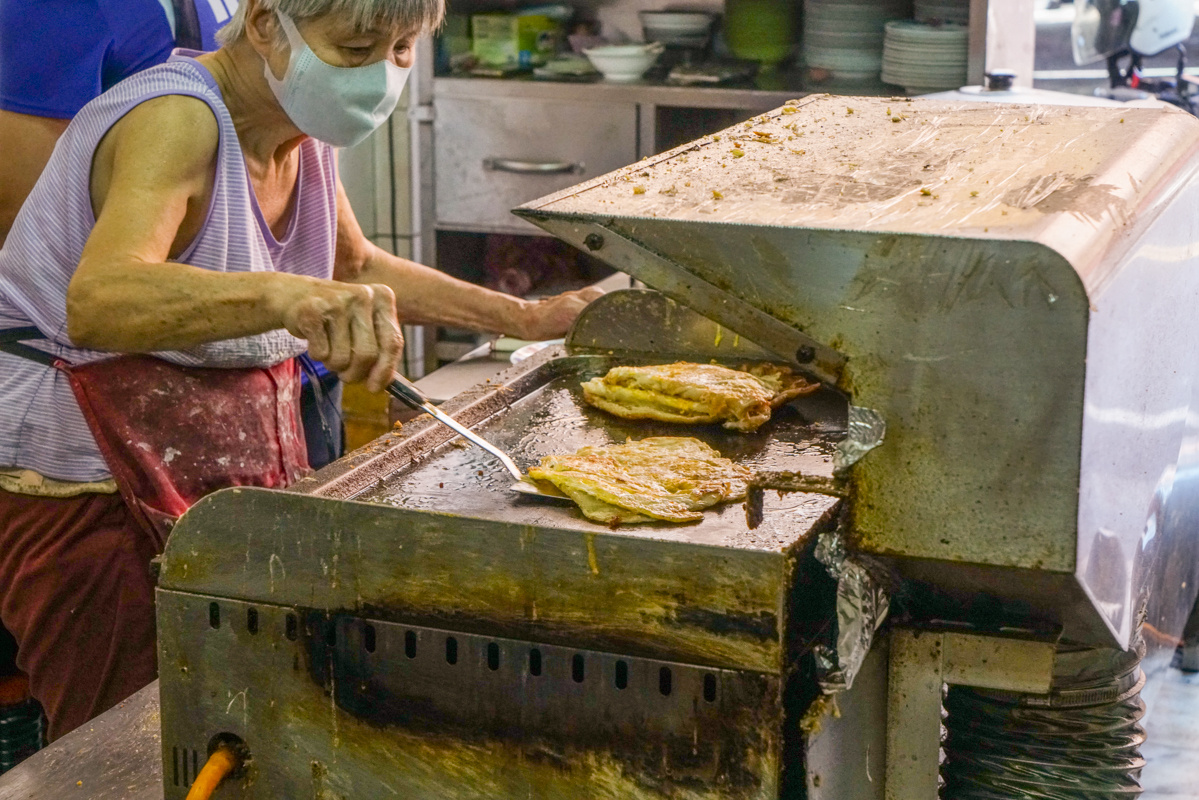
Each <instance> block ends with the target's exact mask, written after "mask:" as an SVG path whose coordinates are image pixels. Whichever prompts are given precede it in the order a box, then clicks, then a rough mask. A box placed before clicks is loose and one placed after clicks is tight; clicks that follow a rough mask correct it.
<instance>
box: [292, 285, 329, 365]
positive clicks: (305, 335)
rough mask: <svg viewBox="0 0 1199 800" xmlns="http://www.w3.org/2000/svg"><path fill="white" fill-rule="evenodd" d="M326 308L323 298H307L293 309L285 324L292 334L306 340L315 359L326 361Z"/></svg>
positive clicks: (327, 338) (327, 356) (327, 351)
mask: <svg viewBox="0 0 1199 800" xmlns="http://www.w3.org/2000/svg"><path fill="white" fill-rule="evenodd" d="M327 310H328V304H327V303H325V302H324V300H323V298H320V297H311V298H307V299H306V300H305V301H304V302H302V303H300V304H299V306H298V307H297V308H296V309H295V313H294V315H293V317H292V319H291V321H290V323H289V324H288V325H287V328H288V330H289V331H290V332H291V334H292V335H293V336H295V337H297V338H299V339H306V340H307V341H308V352H309V354H311V355H312V357H313V358H315V359H316V360H317V361H327V360H328V359H329V354H330V347H329V331H328V329H327V328H326V323H327V321H328V320H327V317H328V314H327Z"/></svg>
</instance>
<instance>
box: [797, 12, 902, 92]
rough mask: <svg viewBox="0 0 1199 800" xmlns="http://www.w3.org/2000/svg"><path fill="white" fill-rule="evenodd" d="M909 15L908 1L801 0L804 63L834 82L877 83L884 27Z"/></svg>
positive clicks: (880, 65)
mask: <svg viewBox="0 0 1199 800" xmlns="http://www.w3.org/2000/svg"><path fill="white" fill-rule="evenodd" d="M911 12H912V3H911V0H805V2H804V35H803V54H804V61H805V62H806V63H807V65H808V67H809V68H813V69H819V70H825V71H827V72H829V73H831V74H832V76H833V77H834V78H840V79H844V80H877V79H878V73H879V69H880V68H881V67H882V63H883V38H884V26H885V25H886V24H887V22H888V21H890V20H895V19H908V18H909V17H910V16H911Z"/></svg>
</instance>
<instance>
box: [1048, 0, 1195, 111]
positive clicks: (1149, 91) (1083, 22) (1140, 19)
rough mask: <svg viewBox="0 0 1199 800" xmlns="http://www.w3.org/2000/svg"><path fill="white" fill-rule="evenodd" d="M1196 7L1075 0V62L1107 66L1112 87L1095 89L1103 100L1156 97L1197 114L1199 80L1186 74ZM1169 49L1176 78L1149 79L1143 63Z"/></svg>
mask: <svg viewBox="0 0 1199 800" xmlns="http://www.w3.org/2000/svg"><path fill="white" fill-rule="evenodd" d="M1194 8H1195V7H1194V2H1193V0H1075V3H1074V24H1073V25H1072V27H1071V37H1072V38H1071V43H1072V45H1073V50H1074V63H1075V64H1078V65H1080V66H1081V65H1083V64H1091V63H1094V62H1096V61H1100V60H1105V61H1106V63H1107V73H1108V78H1109V83H1110V86H1109V88H1108V89H1106V90H1096V92H1095V93H1096V95H1098V96H1100V97H1107V98H1110V99H1113V100H1134V99H1143V98H1146V97H1156V98H1157V99H1159V100H1161V101H1163V102H1166V103H1170V104H1172V105H1175V106H1178V107H1179V108H1182V109H1184V110H1186V111H1189V112H1190V113H1192V114H1196V115H1199V78H1195V77H1192V76H1190V75H1187V74H1186V65H1187V52H1186V46H1185V44H1184V43H1185V42H1186V40H1187V39H1188V38H1189V37H1190V35H1191V31H1192V29H1193V28H1194V25H1195V10H1194ZM1168 50H1174V51H1176V52H1177V55H1178V59H1177V62H1176V63H1177V70H1176V72H1175V75H1174V76H1173V77H1169V78H1148V77H1146V76H1145V75H1144V60H1145V58H1147V57H1151V56H1156V55H1160V54H1162V53H1164V52H1166V51H1168ZM1125 59H1127V64H1125Z"/></svg>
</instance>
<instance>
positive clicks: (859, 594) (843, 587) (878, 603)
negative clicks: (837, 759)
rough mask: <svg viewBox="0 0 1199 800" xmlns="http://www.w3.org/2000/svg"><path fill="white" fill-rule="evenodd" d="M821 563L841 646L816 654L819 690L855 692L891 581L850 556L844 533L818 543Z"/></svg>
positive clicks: (877, 569)
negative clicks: (831, 588)
mask: <svg viewBox="0 0 1199 800" xmlns="http://www.w3.org/2000/svg"><path fill="white" fill-rule="evenodd" d="M851 411H852V410H851ZM816 560H818V561H819V562H820V563H821V564H823V565H824V566H825V569H827V570H828V573H829V575H831V576H832V577H833V578H834V579H836V581H837V635H836V646H835V647H829V646H828V645H824V644H818V645H816V647H815V648H814V652H815V656H816V680H817V683H819V684H820V690H821V691H822V692H824V693H825V694H835V693H837V692H843V691H845V690H847V689H849V688H850V687H852V686H853V679H854V678H855V677H856V676H857V674H858V670H859V669H861V667H862V662H863V661H865V659H866V654H867V653H869V652H870V646H871V645H872V644H873V643H874V634H875V631H877V630H878V629H879V627H880V626H881V625H882V624H883V620H885V619H886V618H887V611H888V610H889V609H890V607H891V598H890V595H889V594H888V591H887V585H888V583H889V581H888V580H887V574H886V572H885V571H884V570H883V568H882V567H881V566H880V565H878V564H876V563H875V562H874V561H872V560H871V559H869V558H868V557H865V556H861V555H858V554H853V555H851V554H849V553H848V552H846V550H845V540H844V537H843V536H842V535H841V533H840V532H839V531H833V532H832V533H825V534H821V536H820V538H819V539H818V540H817V542H816Z"/></svg>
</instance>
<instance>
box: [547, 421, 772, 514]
mask: <svg viewBox="0 0 1199 800" xmlns="http://www.w3.org/2000/svg"><path fill="white" fill-rule="evenodd" d="M529 477H531V478H534V479H536V480H541V481H548V482H550V483H552V484H554V486H557V487H558V488H559V489H561V490H562V491H563V492H564V493H566V494H567V495H569V496H570V498H571V499H572V500H574V501H575V503H577V504H578V506H579V509H580V510H581V511H582V512H583V515H584V516H586V517H587V518H588V519H590V520H594V521H595V522H603V523H605V524H608V525H619V524H621V523H631V522H649V521H651V520H665V521H667V522H695V521H697V520H700V519H702V518H703V510H704V509H705V508H711V507H712V506H714V505H716V504H717V503H723V502H725V501H728V500H740V499H741V498H743V497H745V487H746V482H747V481H748V480H749V478H750V472H749V470H747V469H745V468H744V467H741V466H738V465H737V464H734V463H733V462H732V461H729V460H728V459H727V458H724V457H723V456H721V455H720V453H718V452H717V451H715V450H713V449H712V448H711V447H708V446H707V445H706V444H704V443H703V442H701V441H699V440H697V439H691V438H686V437H679V436H656V437H652V438H649V439H642V440H641V441H637V442H634V441H628V442H626V443H624V444H614V445H608V446H607V447H584V448H582V449H580V450H579V451H578V452H577V453H574V454H573V455H560V456H546V457H545V458H543V459H541V465H540V466H537V467H534V468H533V469H531V470H529Z"/></svg>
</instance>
